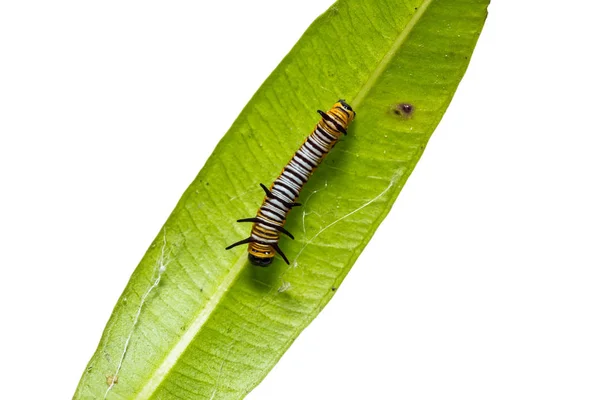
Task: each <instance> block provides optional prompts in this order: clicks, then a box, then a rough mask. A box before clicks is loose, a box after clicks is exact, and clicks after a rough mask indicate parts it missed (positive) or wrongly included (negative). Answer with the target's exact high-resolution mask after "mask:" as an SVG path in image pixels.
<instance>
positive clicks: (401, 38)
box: [351, 0, 433, 108]
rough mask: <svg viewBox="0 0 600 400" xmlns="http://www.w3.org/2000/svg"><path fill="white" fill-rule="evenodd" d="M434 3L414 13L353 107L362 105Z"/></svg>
mask: <svg viewBox="0 0 600 400" xmlns="http://www.w3.org/2000/svg"><path fill="white" fill-rule="evenodd" d="M432 1H433V0H424V1H423V4H421V7H419V8H418V9H417V12H416V13H414V15H413V16H412V18H411V19H410V21H408V24H406V26H405V27H404V29H402V32H400V34H399V35H398V37H397V38H396V40H395V41H394V43H393V44H392V47H390V50H389V51H388V52H387V53H385V55H384V56H383V58H382V59H381V61H379V64H377V67H376V68H375V70H374V71H373V73H372V74H371V75H370V76H369V79H367V81H366V82H365V84H364V85H363V86H362V87H361V88H360V90H359V91H358V94H357V95H356V96H355V97H354V99H353V100H352V102H351V104H352V107H354V108H358V107H359V106H360V104H361V103H362V102H363V100H364V99H365V97H366V96H367V94H368V93H369V91H370V90H371V88H372V87H373V86H375V83H376V82H377V80H378V79H379V77H380V76H381V74H383V71H385V70H386V68H387V67H388V65H389V64H390V62H392V58H393V57H394V55H396V53H397V52H398V50H399V49H400V47H402V45H403V44H404V42H405V41H406V39H407V38H408V35H409V34H410V32H411V31H412V29H413V28H414V27H415V25H416V24H417V22H419V20H420V19H421V17H422V16H423V14H425V11H426V10H427V8H428V7H429V5H430V4H431V2H432Z"/></svg>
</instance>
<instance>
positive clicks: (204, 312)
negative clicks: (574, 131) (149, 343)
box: [135, 0, 433, 400]
mask: <svg viewBox="0 0 600 400" xmlns="http://www.w3.org/2000/svg"><path fill="white" fill-rule="evenodd" d="M432 2H433V0H424V1H423V3H422V4H421V7H419V8H418V10H417V12H416V13H415V14H414V15H413V16H412V18H411V19H410V21H408V24H406V26H405V27H404V29H403V30H402V31H401V32H400V34H399V35H398V37H397V38H396V40H395V41H394V43H393V44H392V47H390V50H389V51H388V52H387V53H386V54H385V55H384V56H383V58H382V59H381V61H379V63H378V64H377V67H376V68H375V69H374V70H373V73H372V74H371V75H370V76H369V78H368V79H367V80H366V82H365V84H364V85H363V86H362V87H361V89H360V90H359V92H358V94H357V95H356V96H355V97H354V99H353V100H352V102H351V104H352V106H353V107H354V108H358V107H359V106H360V104H361V103H362V102H363V100H364V98H365V97H366V96H367V94H368V93H369V91H370V90H371V88H372V87H373V86H375V83H376V82H377V81H378V80H379V78H380V77H381V75H382V74H383V72H384V71H385V70H386V68H387V67H388V65H389V64H390V62H391V61H392V59H393V57H394V55H396V53H397V52H398V50H399V49H400V48H401V47H402V45H403V44H404V42H405V41H406V39H407V38H408V35H409V34H410V32H411V31H412V29H413V28H414V27H415V25H416V24H417V23H418V22H419V20H420V19H421V17H422V16H423V14H425V11H426V10H427V8H428V7H429V5H430V4H431V3H432ZM246 258H247V257H246V253H242V254H241V255H240V257H239V258H238V259H237V261H236V262H235V263H234V264H233V266H232V268H231V270H230V271H229V273H228V274H227V275H226V276H225V279H224V280H223V281H222V282H221V284H220V285H219V286H218V287H217V290H216V291H215V293H214V294H213V295H212V296H211V298H210V299H209V301H208V303H206V305H205V306H204V307H203V308H202V309H201V310H200V312H199V313H198V315H197V316H196V317H195V318H194V320H193V322H192V323H191V324H190V325H189V327H188V328H187V329H186V330H185V332H184V334H183V335H182V336H181V338H180V339H179V341H178V342H177V344H175V346H174V347H173V349H172V350H171V351H170V352H169V353H168V354H167V355H166V356H165V358H164V360H163V362H162V363H161V364H160V366H159V367H158V368H157V369H156V370H155V371H154V373H153V374H152V376H151V377H150V379H149V380H148V382H147V383H146V385H144V387H143V388H142V389H141V390H140V391H139V393H138V394H137V395H136V397H135V399H140V400H141V399H148V398H150V397H151V396H152V394H153V393H154V392H155V391H156V389H157V388H158V387H159V386H160V384H161V382H162V381H163V380H164V378H165V377H166V376H167V375H168V374H169V372H170V370H171V369H172V368H173V366H174V365H175V364H176V363H177V360H178V359H179V358H180V357H181V355H182V354H183V353H184V352H185V350H186V349H187V348H188V346H189V344H190V343H191V342H192V340H194V338H195V337H196V335H197V334H198V332H200V330H201V329H202V327H203V326H204V324H205V323H206V321H208V319H209V317H210V316H211V314H212V313H213V311H214V310H215V309H216V308H217V306H218V305H219V303H220V302H221V299H222V298H223V296H225V294H226V293H227V292H228V291H229V288H231V286H232V285H233V283H234V282H235V281H236V278H237V276H238V275H239V274H240V272H241V271H242V269H243V268H244V267H245V265H246Z"/></svg>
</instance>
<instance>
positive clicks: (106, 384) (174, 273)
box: [74, 0, 488, 399]
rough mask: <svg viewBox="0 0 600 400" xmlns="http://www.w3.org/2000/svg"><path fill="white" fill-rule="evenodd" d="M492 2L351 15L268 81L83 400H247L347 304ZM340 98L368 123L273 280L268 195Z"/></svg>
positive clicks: (190, 199) (325, 183)
mask: <svg viewBox="0 0 600 400" xmlns="http://www.w3.org/2000/svg"><path fill="white" fill-rule="evenodd" d="M487 5H488V1H487V0H471V1H457V0H452V1H451V0H420V1H416V0H403V1H399V0H371V1H360V2H358V1H350V0H340V1H338V2H337V3H335V4H334V5H333V6H332V7H331V8H330V9H329V10H328V11H327V12H325V13H324V14H323V15H322V16H320V17H319V18H318V19H317V20H316V21H315V22H314V23H313V24H312V25H311V26H310V27H309V28H308V30H307V31H306V33H305V34H304V35H303V36H302V38H301V39H300V41H299V42H298V43H297V44H296V46H294V48H293V49H292V50H291V51H290V53H289V54H288V55H287V56H286V57H285V58H284V60H283V61H282V62H281V64H280V65H279V66H278V67H277V68H276V69H275V71H274V72H273V73H272V74H271V76H269V78H268V79H267V80H266V81H265V83H264V84H263V85H262V87H261V88H260V89H259V90H258V92H257V93H256V94H255V95H254V97H253V98H252V100H251V101H250V102H249V103H248V105H247V106H246V107H245V108H244V110H243V111H242V112H241V114H240V115H239V117H238V118H237V120H236V121H235V122H234V124H233V125H232V127H231V128H230V130H229V131H228V132H227V134H226V135H225V136H224V137H223V139H222V140H221V142H220V143H219V144H218V146H217V147H216V149H215V150H214V152H213V154H212V155H211V156H210V158H209V159H208V161H207V162H206V165H205V166H204V168H203V169H202V170H201V171H200V173H199V174H198V176H197V178H196V179H195V180H194V182H192V184H191V185H190V187H189V188H188V189H187V190H186V192H185V193H184V194H183V196H182V198H181V200H180V201H179V203H178V204H177V206H176V207H175V210H174V211H173V213H172V214H171V216H170V217H169V219H168V220H167V222H166V223H165V225H164V227H163V229H162V230H161V231H160V233H159V234H158V236H157V237H156V239H155V241H154V242H153V243H152V245H151V246H150V248H149V250H148V252H147V253H146V255H145V256H144V258H143V259H142V261H141V262H140V264H139V266H138V267H137V269H136V270H135V272H134V273H133V275H132V277H131V280H130V282H129V284H128V285H127V287H126V288H125V290H124V292H123V294H122V296H121V298H120V299H119V301H118V303H117V305H116V307H115V309H114V312H113V314H112V316H111V318H110V320H109V321H108V324H107V326H106V329H105V331H104V334H103V336H102V338H101V341H100V344H99V347H98V349H97V351H96V353H95V354H94V356H93V357H92V359H91V360H90V362H89V365H88V366H87V368H86V370H85V371H84V373H83V376H82V378H81V381H80V383H79V386H78V388H77V391H76V393H75V397H74V398H75V399H101V398H108V399H148V398H153V399H168V398H178V399H239V398H243V397H244V395H245V394H247V393H248V392H249V391H250V390H252V388H254V387H255V386H256V385H257V384H258V383H259V382H260V381H261V380H262V379H263V377H264V376H265V375H266V374H267V373H268V371H269V370H270V369H271V368H272V367H273V365H275V363H276V362H277V360H278V359H279V358H280V357H281V356H282V355H283V353H284V352H285V350H286V349H287V348H288V347H289V346H290V345H291V343H292V342H293V341H294V339H295V338H296V337H297V336H298V335H299V334H300V332H301V331H302V330H303V329H304V328H305V327H306V326H307V325H308V324H309V323H310V321H312V319H314V318H315V316H316V315H317V314H318V313H319V312H320V311H321V310H322V309H323V307H324V306H325V305H326V304H327V302H328V301H329V300H330V299H331V297H332V296H333V294H334V293H335V289H336V288H337V287H338V286H339V285H340V284H341V282H342V280H343V279H344V277H345V276H346V274H347V273H348V271H349V269H350V268H351V266H352V264H353V263H354V261H355V260H356V258H357V257H358V255H359V254H360V252H361V251H362V250H363V248H364V247H365V245H366V244H367V242H368V241H369V239H370V238H371V236H372V235H373V233H374V231H375V229H376V228H377V226H378V225H379V223H380V222H381V221H382V220H383V218H385V216H386V215H387V213H388V211H389V210H390V208H391V206H392V204H393V202H394V200H395V199H396V197H397V195H398V193H399V191H400V189H401V188H402V186H403V185H404V182H405V181H406V179H407V178H408V176H409V174H410V173H411V171H412V170H413V168H414V166H415V164H416V162H417V161H418V159H419V157H420V156H421V154H422V152H423V150H424V148H425V145H426V143H427V141H428V139H429V137H430V135H431V134H432V132H433V130H434V128H435V127H436V126H437V124H438V123H439V121H440V119H441V118H442V115H443V113H444V112H445V110H446V108H447V106H448V104H449V102H450V100H451V98H452V96H453V94H454V92H455V90H456V87H457V85H458V83H459V81H460V79H461V78H462V76H463V74H464V72H465V69H466V67H467V64H468V62H469V59H470V56H471V53H472V51H473V48H474V46H475V43H476V41H477V38H478V36H479V33H480V32H481V29H482V27H483V23H484V20H485V17H486V14H487V11H486V10H487ZM338 98H344V99H346V100H347V101H348V102H349V103H350V104H351V105H352V106H353V107H354V109H355V110H356V111H357V117H356V120H355V122H354V123H353V124H352V125H351V127H350V129H349V132H348V136H346V137H344V138H343V139H342V140H341V141H340V142H339V143H338V144H337V145H336V147H335V149H333V150H332V152H331V154H329V156H328V157H327V158H326V159H325V161H324V162H323V164H322V165H321V166H320V167H319V169H318V170H317V171H316V172H315V174H314V175H313V176H312V178H311V179H310V181H309V182H308V184H307V185H306V186H305V188H304V190H303V192H302V193H301V196H300V199H299V201H300V202H301V203H303V207H301V208H296V209H294V210H292V212H291V213H290V215H289V217H288V222H287V224H286V229H288V230H289V231H291V232H292V233H293V234H294V236H295V237H296V240H294V241H292V240H291V239H289V238H287V237H285V236H283V237H282V239H281V241H280V245H281V247H282V249H283V250H284V251H285V253H286V254H287V255H288V258H290V261H291V264H292V265H291V266H287V265H286V264H285V263H283V261H282V260H281V259H280V258H276V259H275V262H274V263H273V264H272V265H271V266H270V267H269V268H258V267H253V266H251V265H249V264H248V262H247V258H246V257H247V253H246V250H245V247H237V248H235V249H233V250H230V251H225V247H226V246H227V245H229V244H231V243H233V242H236V241H238V240H240V239H243V238H246V237H247V236H248V233H249V230H250V227H251V225H250V224H236V223H235V221H236V220H237V219H239V218H245V217H252V216H254V215H255V214H256V210H257V208H258V206H259V205H260V203H261V201H262V198H263V192H262V190H261V188H260V186H259V183H261V182H262V183H264V184H266V185H267V186H268V185H269V184H270V183H271V182H272V181H273V180H274V179H275V178H276V177H277V176H278V174H279V173H280V171H281V169H282V167H283V166H284V165H285V164H286V163H287V162H288V161H289V159H290V158H291V156H292V155H293V153H294V152H295V151H296V150H297V149H298V147H299V146H300V145H301V144H302V142H303V141H304V139H305V138H306V136H307V135H308V134H309V133H310V132H311V131H312V129H313V127H314V125H315V123H316V122H317V120H318V118H319V117H318V115H317V114H316V113H315V111H316V109H317V108H320V109H328V108H329V107H330V106H331V105H333V103H334V102H335V101H336V100H337V99H338Z"/></svg>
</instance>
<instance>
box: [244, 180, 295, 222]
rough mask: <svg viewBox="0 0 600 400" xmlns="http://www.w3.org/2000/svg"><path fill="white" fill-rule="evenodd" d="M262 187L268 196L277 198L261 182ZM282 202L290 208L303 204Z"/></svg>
mask: <svg viewBox="0 0 600 400" xmlns="http://www.w3.org/2000/svg"><path fill="white" fill-rule="evenodd" d="M260 187H261V188H262V189H263V190H264V191H265V195H267V197H268V198H270V199H273V198H276V197H275V195H274V194H273V193H271V191H270V190H269V189H267V187H266V186H265V185H263V184H262V183H261V184H260ZM277 200H279V201H281V199H277ZM282 203H283V204H285V205H286V206H288V207H289V208H292V207H298V206H301V205H302V204H300V203H285V202H282ZM238 222H239V221H238Z"/></svg>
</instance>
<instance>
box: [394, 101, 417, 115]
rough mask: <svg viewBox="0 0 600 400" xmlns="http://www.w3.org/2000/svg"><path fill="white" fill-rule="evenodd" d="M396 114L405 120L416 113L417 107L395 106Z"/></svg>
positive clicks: (410, 105)
mask: <svg viewBox="0 0 600 400" xmlns="http://www.w3.org/2000/svg"><path fill="white" fill-rule="evenodd" d="M393 111H394V114H396V115H400V116H401V117H404V118H410V117H412V115H413V114H414V112H415V106H414V105H412V104H410V103H398V104H395V105H394V108H393Z"/></svg>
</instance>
